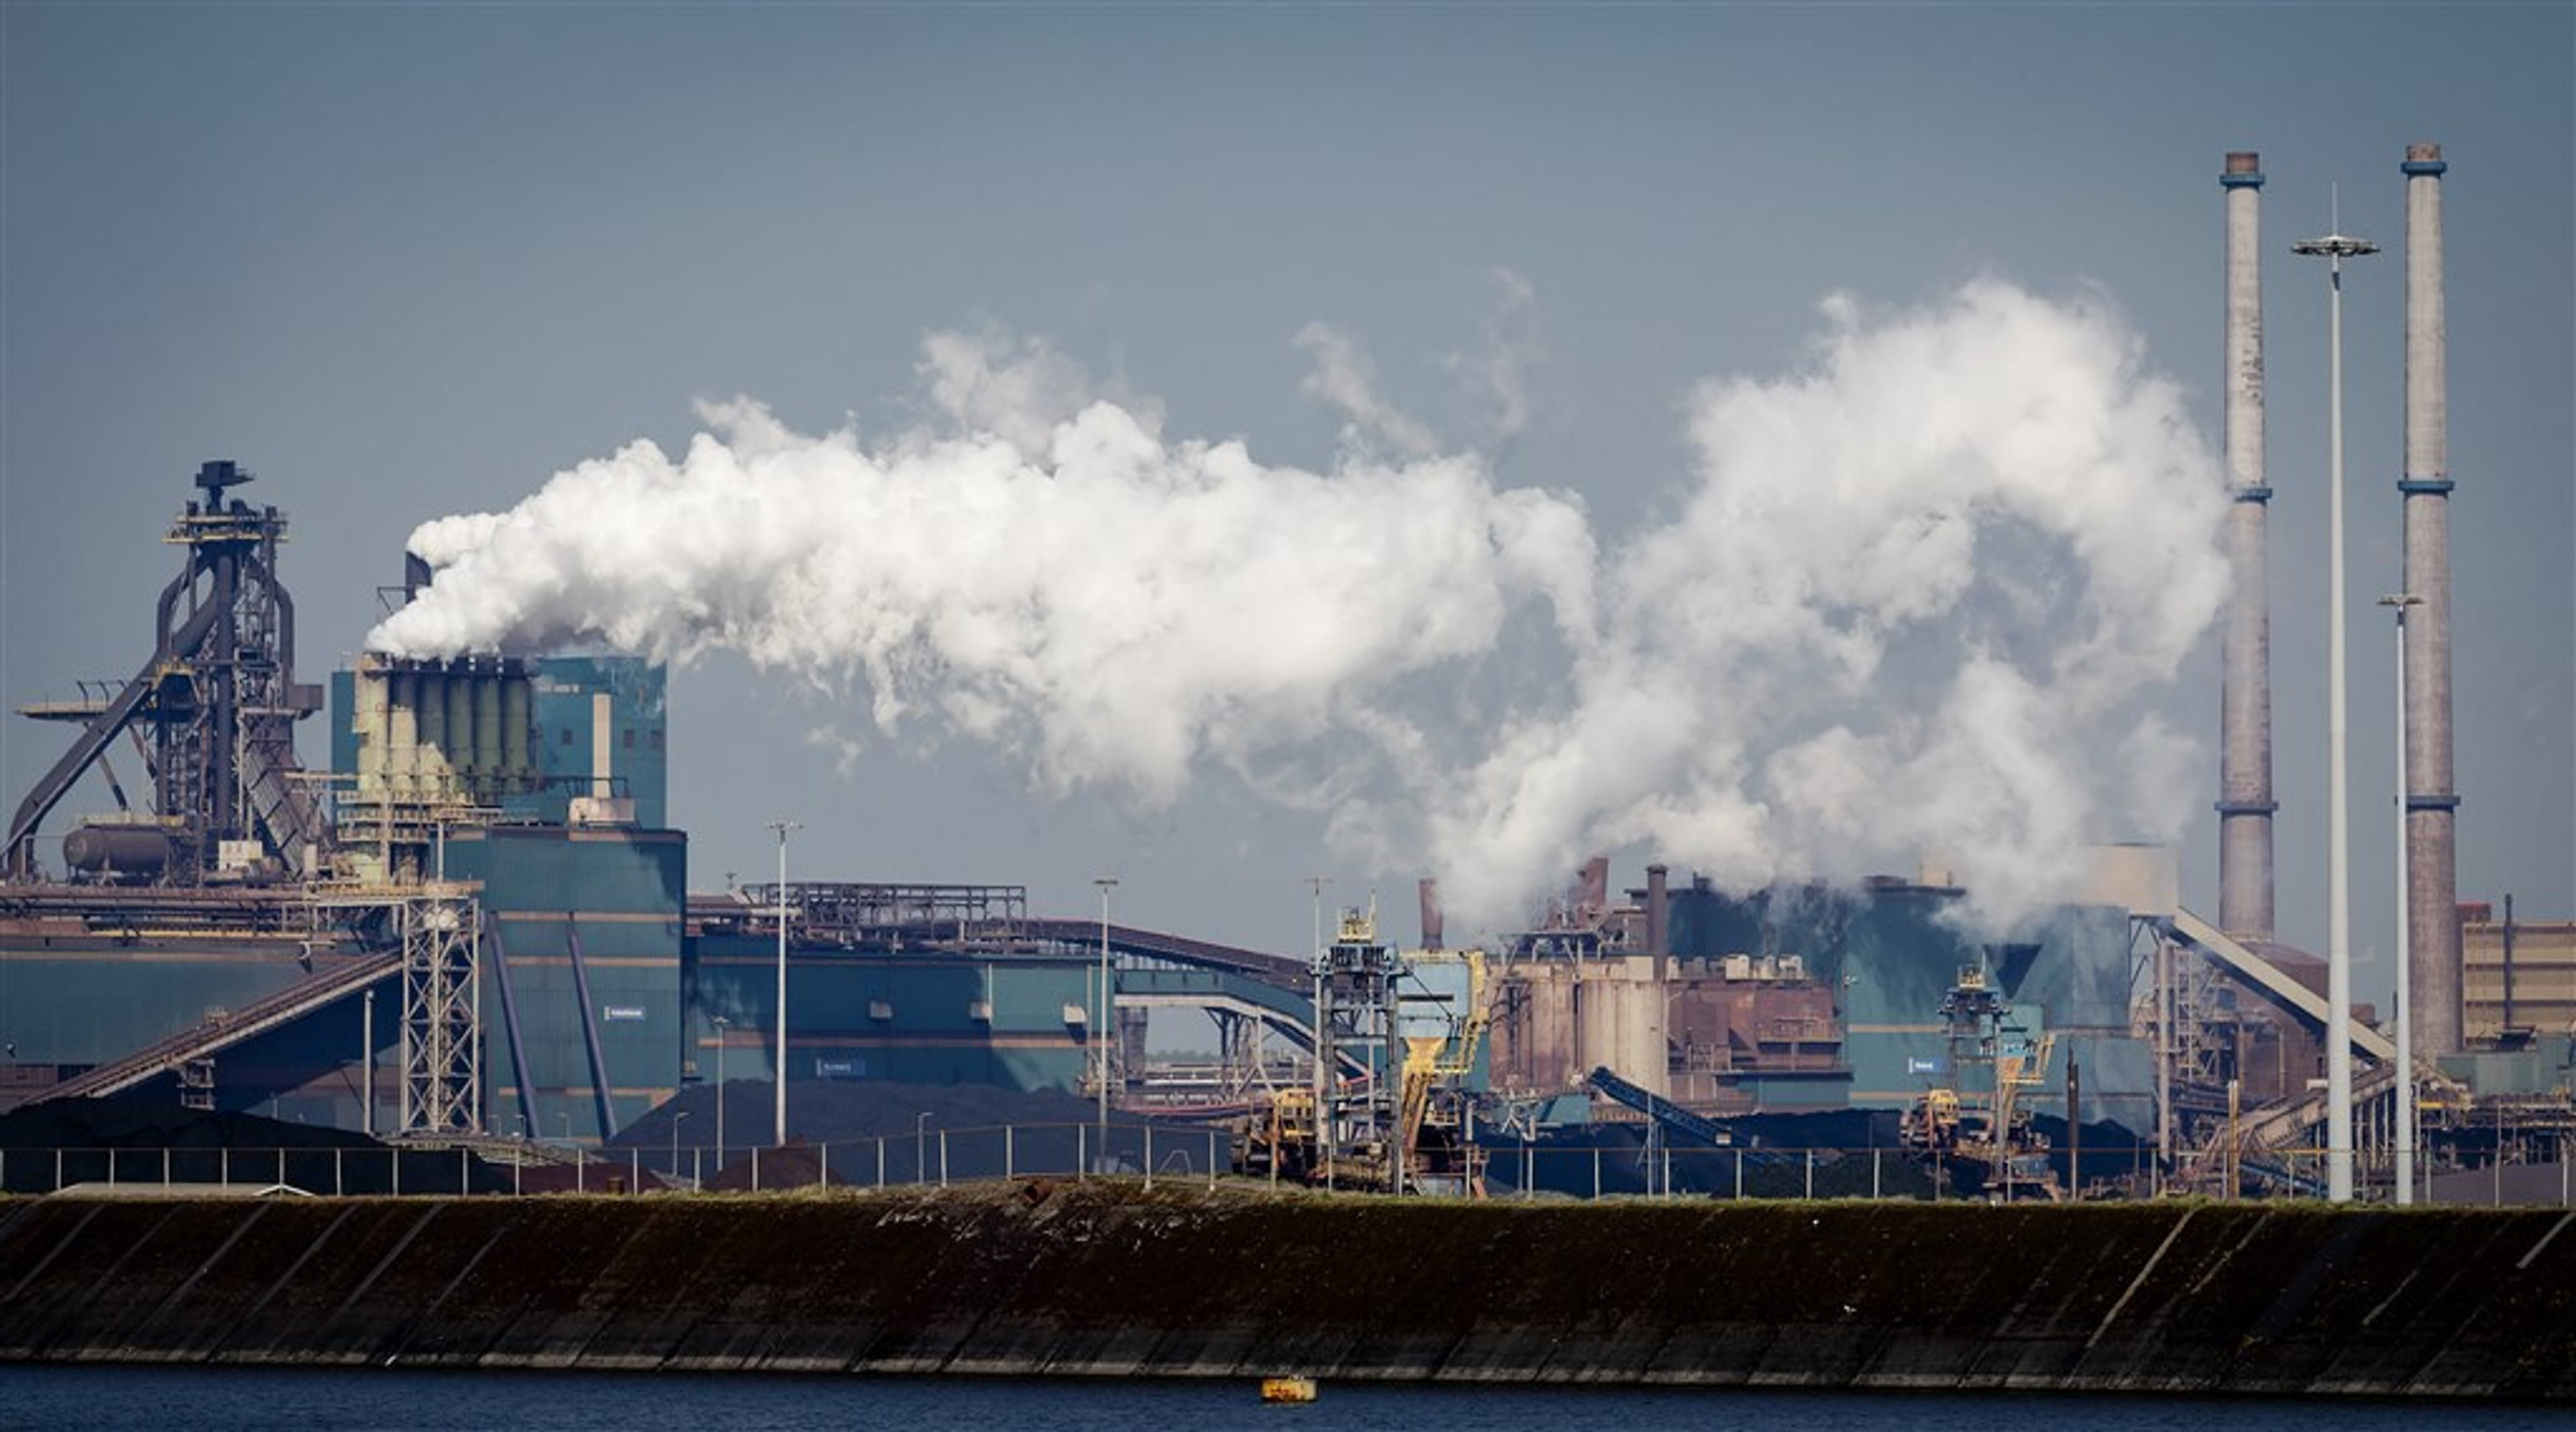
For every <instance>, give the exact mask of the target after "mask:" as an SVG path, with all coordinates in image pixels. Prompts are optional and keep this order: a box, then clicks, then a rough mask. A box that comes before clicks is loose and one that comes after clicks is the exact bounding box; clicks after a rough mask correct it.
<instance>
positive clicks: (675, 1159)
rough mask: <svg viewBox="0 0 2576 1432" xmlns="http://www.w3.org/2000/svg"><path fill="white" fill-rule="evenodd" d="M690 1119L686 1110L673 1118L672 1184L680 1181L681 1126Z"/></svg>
mask: <svg viewBox="0 0 2576 1432" xmlns="http://www.w3.org/2000/svg"><path fill="white" fill-rule="evenodd" d="M688 1117H689V1111H688V1110H686V1109H682V1110H680V1111H679V1112H678V1113H676V1114H673V1115H672V1116H671V1182H673V1183H678V1182H679V1181H680V1124H681V1122H682V1121H683V1120H685V1119H687V1118H688Z"/></svg>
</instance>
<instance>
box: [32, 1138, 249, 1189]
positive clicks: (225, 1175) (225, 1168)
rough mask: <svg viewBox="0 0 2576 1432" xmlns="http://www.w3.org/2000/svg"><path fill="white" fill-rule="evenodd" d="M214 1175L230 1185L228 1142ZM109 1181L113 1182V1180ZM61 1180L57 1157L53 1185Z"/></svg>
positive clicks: (231, 1163) (60, 1164) (230, 1163)
mask: <svg viewBox="0 0 2576 1432" xmlns="http://www.w3.org/2000/svg"><path fill="white" fill-rule="evenodd" d="M215 1177H216V1178H217V1179H218V1180H220V1181H221V1182H222V1183H223V1185H224V1186H225V1187H227V1188H229V1187H231V1186H232V1181H233V1146H232V1145H230V1144H226V1145H224V1147H223V1150H222V1152H221V1154H220V1156H219V1157H217V1158H216V1160H215ZM110 1181H111V1182H113V1180H110ZM62 1182H63V1166H62V1162H61V1160H60V1159H59V1158H57V1159H56V1161H55V1163H54V1186H55V1187H57V1188H59V1187H61V1186H62Z"/></svg>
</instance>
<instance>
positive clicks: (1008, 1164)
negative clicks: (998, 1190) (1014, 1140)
mask: <svg viewBox="0 0 2576 1432" xmlns="http://www.w3.org/2000/svg"><path fill="white" fill-rule="evenodd" d="M1012 1152H1013V1150H1012V1147H1011V1126H1010V1125H1008V1124H1004V1125H1003V1126H1002V1177H1003V1179H1005V1180H1008V1179H1011V1178H1013V1177H1015V1176H1016V1175H1015V1173H1014V1171H1013V1168H1012V1159H1011V1155H1012Z"/></svg>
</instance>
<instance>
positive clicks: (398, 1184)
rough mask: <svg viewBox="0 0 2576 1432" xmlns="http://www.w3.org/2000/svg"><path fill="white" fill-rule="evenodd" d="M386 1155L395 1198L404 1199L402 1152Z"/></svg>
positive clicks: (395, 1151)
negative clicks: (392, 1176) (392, 1171)
mask: <svg viewBox="0 0 2576 1432" xmlns="http://www.w3.org/2000/svg"><path fill="white" fill-rule="evenodd" d="M385 1154H386V1157H387V1159H388V1160H389V1161H390V1162H391V1163H392V1164H393V1166H394V1179H393V1182H394V1197H396V1198H400V1197H402V1150H400V1149H387V1150H385ZM224 1177H225V1180H226V1181H227V1182H229V1181H230V1180H231V1178H232V1175H231V1174H229V1173H228V1174H226V1175H224Z"/></svg>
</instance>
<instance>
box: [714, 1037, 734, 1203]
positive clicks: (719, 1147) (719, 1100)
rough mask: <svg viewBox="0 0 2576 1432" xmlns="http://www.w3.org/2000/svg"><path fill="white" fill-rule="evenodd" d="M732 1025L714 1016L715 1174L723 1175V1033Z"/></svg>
mask: <svg viewBox="0 0 2576 1432" xmlns="http://www.w3.org/2000/svg"><path fill="white" fill-rule="evenodd" d="M732 1025H733V1021H732V1020H729V1019H727V1018H725V1017H724V1016H723V1015H721V1014H719V1015H717V1016H716V1172H717V1173H723V1172H724V1159H725V1142H724V1106H725V1080H724V1050H725V1031H726V1030H727V1029H729V1028H731V1027H732Z"/></svg>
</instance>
